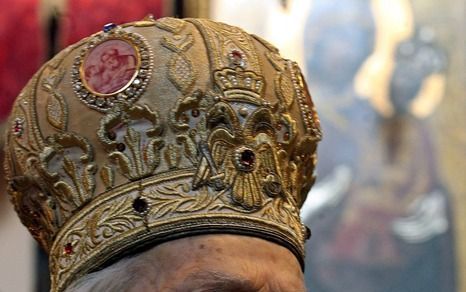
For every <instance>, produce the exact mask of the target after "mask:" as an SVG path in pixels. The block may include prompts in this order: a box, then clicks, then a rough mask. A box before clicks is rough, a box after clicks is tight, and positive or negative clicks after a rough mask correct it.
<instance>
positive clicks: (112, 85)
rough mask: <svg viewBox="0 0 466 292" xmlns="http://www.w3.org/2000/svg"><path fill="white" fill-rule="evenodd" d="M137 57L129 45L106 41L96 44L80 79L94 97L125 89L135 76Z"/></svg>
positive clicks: (88, 56)
mask: <svg viewBox="0 0 466 292" xmlns="http://www.w3.org/2000/svg"><path fill="white" fill-rule="evenodd" d="M139 63H140V60H139V54H138V51H137V49H136V48H135V47H134V46H133V45H131V44H130V43H129V42H127V41H125V40H121V39H109V40H107V41H104V42H102V43H100V44H98V45H97V46H96V47H95V48H93V49H92V50H91V51H90V52H89V53H88V54H87V56H86V57H85V58H84V61H83V63H82V67H81V72H80V73H81V80H83V83H84V85H85V86H86V88H87V89H88V90H89V91H91V92H93V93H94V94H96V95H112V94H115V93H118V92H120V91H122V90H124V89H125V88H126V87H127V86H128V85H129V84H130V83H131V82H132V80H133V79H134V77H135V76H136V75H137V70H138V69H139Z"/></svg>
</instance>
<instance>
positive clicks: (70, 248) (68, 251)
mask: <svg viewBox="0 0 466 292" xmlns="http://www.w3.org/2000/svg"><path fill="white" fill-rule="evenodd" d="M63 251H64V252H65V254H68V255H69V254H72V253H73V245H72V244H71V243H70V242H68V243H67V244H65V248H64V249H63Z"/></svg>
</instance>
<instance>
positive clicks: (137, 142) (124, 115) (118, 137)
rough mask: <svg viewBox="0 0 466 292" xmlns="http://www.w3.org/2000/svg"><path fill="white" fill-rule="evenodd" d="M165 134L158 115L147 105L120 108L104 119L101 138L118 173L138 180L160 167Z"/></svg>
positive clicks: (116, 108)
mask: <svg viewBox="0 0 466 292" xmlns="http://www.w3.org/2000/svg"><path fill="white" fill-rule="evenodd" d="M162 132H163V127H162V126H161V123H160V119H159V115H158V113H157V112H156V111H153V110H151V109H150V108H149V107H148V106H147V105H144V106H136V105H134V106H130V107H128V106H126V105H118V106H116V107H115V108H114V109H113V110H112V111H111V112H109V113H108V114H107V115H106V116H105V117H103V118H102V119H101V122H100V128H99V131H98V136H99V138H100V141H101V142H102V143H103V144H104V145H105V147H106V149H107V151H108V152H109V155H108V156H109V158H110V159H111V160H112V161H114V162H115V163H116V165H117V166H118V169H119V171H120V172H121V173H122V174H123V175H124V176H125V177H126V178H128V179H130V180H138V179H141V178H144V177H147V176H150V175H152V174H153V172H154V171H155V169H156V168H157V167H158V166H159V164H160V149H161V148H162V147H163V143H164V142H163V139H162V138H161V135H162Z"/></svg>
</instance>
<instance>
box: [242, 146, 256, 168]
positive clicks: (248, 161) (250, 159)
mask: <svg viewBox="0 0 466 292" xmlns="http://www.w3.org/2000/svg"><path fill="white" fill-rule="evenodd" d="M240 160H241V163H242V164H243V165H244V166H252V165H253V164H254V162H255V161H256V154H254V152H253V151H252V150H249V149H246V150H243V152H241V158H240Z"/></svg>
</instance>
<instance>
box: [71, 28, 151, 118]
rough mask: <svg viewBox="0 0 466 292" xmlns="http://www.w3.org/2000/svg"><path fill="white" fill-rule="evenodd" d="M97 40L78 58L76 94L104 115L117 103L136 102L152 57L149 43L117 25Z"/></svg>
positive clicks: (144, 87)
mask: <svg viewBox="0 0 466 292" xmlns="http://www.w3.org/2000/svg"><path fill="white" fill-rule="evenodd" d="M94 38H95V41H94V42H91V43H89V44H88V45H87V46H86V47H85V48H83V50H82V51H81V53H80V54H79V56H77V57H76V59H75V63H74V66H73V69H72V72H71V74H72V83H73V89H74V91H75V93H76V94H77V96H78V97H79V98H80V99H81V101H82V102H84V103H85V104H86V105H87V106H88V107H90V108H93V109H96V110H99V111H103V112H105V111H107V110H109V109H111V108H112V107H113V105H114V103H115V102H117V101H119V102H127V103H132V102H134V101H135V100H137V99H138V98H139V97H140V96H141V94H142V93H143V92H144V91H145V89H146V86H147V83H148V80H149V78H150V73H151V71H152V63H153V60H152V59H153V54H152V53H151V52H150V49H149V47H148V45H147V43H146V40H144V39H143V38H142V37H141V36H139V35H137V34H134V33H129V32H126V31H124V29H122V28H120V27H118V26H115V25H113V26H112V27H111V28H110V29H109V28H107V27H105V28H104V32H103V33H101V34H97V35H96V36H94Z"/></svg>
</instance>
